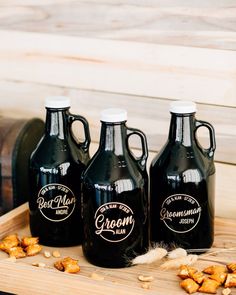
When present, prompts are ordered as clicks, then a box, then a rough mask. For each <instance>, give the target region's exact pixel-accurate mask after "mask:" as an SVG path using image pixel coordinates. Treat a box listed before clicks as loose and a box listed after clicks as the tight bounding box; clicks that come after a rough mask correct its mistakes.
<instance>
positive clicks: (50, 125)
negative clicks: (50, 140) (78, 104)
mask: <svg viewBox="0 0 236 295" xmlns="http://www.w3.org/2000/svg"><path fill="white" fill-rule="evenodd" d="M68 113H69V108H63V109H51V108H47V113H46V127H45V133H46V135H49V136H56V137H58V138H59V139H65V138H66V137H67V135H68V128H67V126H68V120H67V118H68Z"/></svg>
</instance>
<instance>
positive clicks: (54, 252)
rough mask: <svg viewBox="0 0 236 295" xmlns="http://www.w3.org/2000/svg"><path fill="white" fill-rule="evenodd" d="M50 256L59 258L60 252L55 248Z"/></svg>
mask: <svg viewBox="0 0 236 295" xmlns="http://www.w3.org/2000/svg"><path fill="white" fill-rule="evenodd" d="M52 256H53V257H55V258H59V257H61V254H60V252H59V251H58V250H55V251H53V252H52Z"/></svg>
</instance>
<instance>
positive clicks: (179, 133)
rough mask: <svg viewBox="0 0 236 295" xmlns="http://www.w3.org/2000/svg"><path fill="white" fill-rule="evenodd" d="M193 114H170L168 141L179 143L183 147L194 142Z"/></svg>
mask: <svg viewBox="0 0 236 295" xmlns="http://www.w3.org/2000/svg"><path fill="white" fill-rule="evenodd" d="M194 130H195V113H192V114H172V116H171V122H170V129H169V140H170V141H175V142H179V143H180V144H182V145H183V146H191V145H192V143H193V141H194Z"/></svg>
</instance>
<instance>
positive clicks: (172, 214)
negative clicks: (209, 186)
mask: <svg viewBox="0 0 236 295" xmlns="http://www.w3.org/2000/svg"><path fill="white" fill-rule="evenodd" d="M201 211H202V209H201V206H200V204H199V203H198V201H197V200H196V199H195V198H193V197H192V196H189V195H186V194H175V195H171V196H169V197H168V198H166V199H165V201H164V202H163V203H162V207H161V211H160V219H161V220H162V221H163V222H164V224H165V225H166V226H167V227H168V228H169V229H170V230H172V231H173V232H176V233H186V232H189V231H191V230H192V229H193V228H194V227H195V226H196V225H197V224H198V222H199V219H200V216H201Z"/></svg>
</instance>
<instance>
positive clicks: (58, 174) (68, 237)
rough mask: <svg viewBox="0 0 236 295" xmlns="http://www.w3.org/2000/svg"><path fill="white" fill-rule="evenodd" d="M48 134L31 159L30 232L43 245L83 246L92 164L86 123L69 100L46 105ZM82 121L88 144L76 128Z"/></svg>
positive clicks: (52, 100)
mask: <svg viewBox="0 0 236 295" xmlns="http://www.w3.org/2000/svg"><path fill="white" fill-rule="evenodd" d="M45 107H46V125H45V134H44V135H43V137H42V138H41V140H40V142H39V143H38V145H37V147H36V149H35V150H34V151H33V153H32V155H31V158H30V168H29V169H30V171H29V172H30V173H29V174H30V179H29V184H30V198H29V209H30V230H31V234H32V235H33V236H37V237H39V241H40V243H41V244H44V245H50V246H58V247H60V246H72V245H77V244H81V239H82V223H81V174H82V172H83V171H84V169H85V167H86V164H87V162H88V160H89V151H88V149H89V144H90V133H89V126H88V122H87V121H86V119H85V118H84V117H82V116H79V115H73V114H71V113H70V112H69V108H70V100H69V98H67V97H49V98H47V99H46V101H45ZM77 120H78V121H80V122H82V124H83V127H84V134H85V140H84V141H83V142H78V141H77V140H76V138H75V136H74V134H73V132H72V124H73V122H75V121H77Z"/></svg>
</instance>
